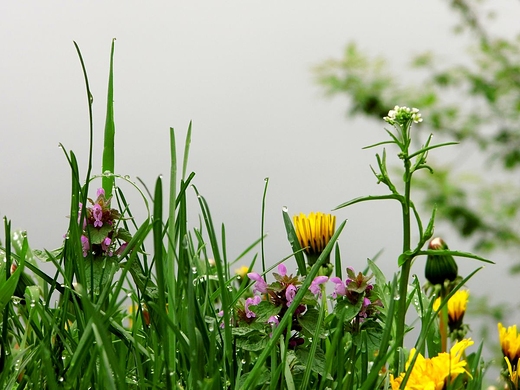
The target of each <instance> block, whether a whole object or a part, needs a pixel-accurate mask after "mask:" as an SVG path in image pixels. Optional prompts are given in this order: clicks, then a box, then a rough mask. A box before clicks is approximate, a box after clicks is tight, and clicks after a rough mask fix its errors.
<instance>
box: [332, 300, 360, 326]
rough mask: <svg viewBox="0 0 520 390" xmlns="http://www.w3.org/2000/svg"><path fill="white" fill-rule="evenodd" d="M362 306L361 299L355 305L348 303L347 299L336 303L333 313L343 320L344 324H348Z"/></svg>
mask: <svg viewBox="0 0 520 390" xmlns="http://www.w3.org/2000/svg"><path fill="white" fill-rule="evenodd" d="M362 306H363V299H360V300H359V301H358V302H357V303H356V304H355V305H353V304H352V303H350V302H349V301H348V300H347V299H344V300H341V301H338V303H337V304H336V307H335V308H334V311H335V312H336V315H337V316H338V317H339V318H343V319H344V321H345V322H350V321H352V320H353V319H354V317H355V316H357V315H358V313H359V312H360V311H361V307H362Z"/></svg>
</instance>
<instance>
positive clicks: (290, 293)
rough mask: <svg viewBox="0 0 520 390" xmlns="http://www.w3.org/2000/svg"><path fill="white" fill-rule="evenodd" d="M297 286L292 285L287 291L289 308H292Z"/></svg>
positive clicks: (286, 297) (286, 296)
mask: <svg viewBox="0 0 520 390" xmlns="http://www.w3.org/2000/svg"><path fill="white" fill-rule="evenodd" d="M296 290H297V289H296V286H294V285H293V284H290V285H288V286H287V288H286V289H285V299H287V306H290V305H291V303H292V301H293V300H294V297H295V296H296Z"/></svg>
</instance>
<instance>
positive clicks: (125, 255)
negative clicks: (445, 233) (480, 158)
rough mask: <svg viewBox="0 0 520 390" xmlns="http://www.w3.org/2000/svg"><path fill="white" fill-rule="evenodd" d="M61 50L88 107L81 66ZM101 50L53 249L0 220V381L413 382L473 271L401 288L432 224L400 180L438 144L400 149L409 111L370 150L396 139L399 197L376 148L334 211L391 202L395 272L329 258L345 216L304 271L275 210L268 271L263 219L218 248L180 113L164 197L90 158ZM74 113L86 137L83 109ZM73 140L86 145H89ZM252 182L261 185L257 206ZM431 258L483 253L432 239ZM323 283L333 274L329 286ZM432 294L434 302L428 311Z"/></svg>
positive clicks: (397, 112)
mask: <svg viewBox="0 0 520 390" xmlns="http://www.w3.org/2000/svg"><path fill="white" fill-rule="evenodd" d="M76 48H77V50H78V54H79V56H80V61H81V64H82V67H83V72H84V76H85V84H86V89H87V97H88V107H89V113H90V115H92V99H91V95H90V91H89V87H88V78H87V76H86V69H85V66H84V63H83V59H82V57H81V54H80V52H79V48H78V47H77V46H76ZM113 51H114V46H113V45H112V51H111V67H110V76H109V94H108V100H109V102H108V104H107V126H106V128H105V147H106V148H105V149H104V152H103V169H104V171H103V173H102V174H101V175H99V176H91V173H90V167H91V165H92V161H89V162H88V165H89V168H88V169H87V174H86V177H85V178H84V179H81V178H80V175H79V167H78V164H77V160H76V157H75V154H74V153H73V152H72V151H66V150H64V154H65V157H66V159H67V161H68V163H69V166H70V169H71V195H70V199H71V203H70V221H69V227H68V231H67V232H66V234H65V236H64V242H63V246H62V247H61V248H59V249H57V250H53V251H47V250H34V251H32V250H31V249H30V247H29V243H28V241H27V238H26V235H25V233H18V232H14V233H13V232H11V231H10V223H9V222H8V221H7V219H6V220H5V224H4V225H5V233H6V236H5V245H4V246H0V260H1V261H0V281H2V284H1V285H0V312H1V322H0V325H1V329H0V331H1V335H2V338H1V341H0V348H1V349H0V368H1V370H0V387H1V388H3V389H9V390H11V389H24V388H28V389H31V388H38V389H90V388H100V389H174V388H176V389H297V388H313V389H314V388H315V389H329V388H331V389H332V388H334V389H335V388H340V389H349V390H350V389H362V390H369V389H374V388H382V389H389V388H390V387H391V386H395V383H392V385H391V383H390V382H394V380H395V377H399V381H401V380H402V385H401V387H404V386H405V384H406V381H407V380H413V375H412V374H413V372H414V371H413V370H414V364H419V365H420V364H424V362H423V361H421V360H420V359H418V356H419V355H418V354H419V353H421V354H426V350H428V353H429V356H430V357H434V356H437V355H438V354H439V352H441V350H443V349H442V348H440V347H439V341H442V340H443V325H442V321H440V320H439V314H440V313H443V312H445V311H446V307H447V302H448V300H449V299H450V298H451V297H452V296H453V294H454V293H455V291H457V290H458V289H460V288H461V287H462V286H463V285H464V284H465V283H467V282H468V281H469V279H470V278H471V276H473V274H474V273H475V272H477V271H478V269H477V270H475V271H474V272H473V273H472V274H470V275H469V276H468V277H466V278H464V279H462V277H458V278H457V279H455V281H454V282H452V284H451V285H450V288H449V289H447V288H444V287H439V286H437V288H436V289H435V288H434V289H433V291H434V293H433V294H432V295H427V294H425V293H423V292H422V289H421V286H420V284H419V281H418V279H417V278H414V280H413V283H411V284H410V280H409V279H410V269H411V266H412V264H413V262H414V261H415V260H416V258H417V257H419V256H428V255H432V254H433V253H432V250H430V249H427V250H424V249H423V247H424V245H425V244H426V242H427V241H428V240H429V239H430V238H431V237H432V235H433V232H434V231H433V230H434V229H433V227H434V220H435V211H433V212H432V214H431V217H430V219H429V221H428V224H427V225H426V228H424V225H423V222H422V219H421V216H420V213H419V212H418V210H417V209H416V207H415V206H414V203H413V202H412V200H411V198H410V187H411V183H412V178H413V177H414V173H415V172H417V171H419V170H421V169H426V170H429V167H428V165H427V162H426V157H427V155H428V153H429V152H430V151H431V150H433V149H436V148H438V147H441V146H446V145H449V144H451V143H443V144H435V145H432V144H431V143H430V141H431V137H430V138H428V139H427V141H426V142H425V143H424V144H423V145H422V146H420V147H419V148H418V149H417V150H416V151H411V150H410V146H411V145H412V140H411V135H410V134H411V133H410V128H411V126H412V123H414V122H419V121H420V114H419V113H418V111H417V110H410V109H407V108H405V107H401V108H399V107H396V108H395V109H394V110H391V111H390V113H389V116H388V117H386V118H385V120H386V121H387V122H388V123H390V124H391V125H392V126H393V127H394V130H395V131H392V132H391V131H387V134H388V136H389V137H390V138H389V140H388V141H385V142H382V143H380V144H377V145H373V146H378V145H382V144H384V145H389V146H394V147H395V146H396V147H397V149H398V153H397V158H398V159H399V160H400V161H402V162H403V164H404V166H403V167H404V174H403V175H400V177H402V180H403V185H404V192H400V191H399V190H398V189H397V188H400V187H401V185H394V183H395V182H396V180H395V178H394V177H392V176H391V175H390V174H389V171H388V168H387V165H386V152H385V151H383V152H382V154H378V155H377V170H374V174H375V176H376V177H377V179H378V181H379V182H380V183H382V184H384V185H386V187H387V188H388V189H389V194H388V195H383V196H368V197H360V198H356V199H354V200H351V201H348V202H345V203H343V204H342V205H340V206H339V207H346V206H351V205H354V204H356V203H358V202H361V201H369V200H382V199H384V200H395V201H397V202H399V203H400V205H401V206H402V211H403V213H402V215H403V251H402V254H401V256H399V258H397V259H395V264H396V269H397V272H396V273H395V274H394V276H393V277H392V278H391V281H390V280H387V278H386V277H385V275H384V274H383V273H382V272H381V270H380V269H379V268H378V267H377V265H376V264H375V262H374V261H371V260H369V261H368V270H367V271H366V272H359V273H355V272H354V270H353V269H352V268H350V267H348V268H347V267H346V266H345V265H344V264H342V262H341V258H340V250H339V247H338V245H337V239H338V237H339V235H340V234H341V233H342V230H343V228H344V227H345V224H346V221H343V222H342V223H341V224H339V226H338V228H337V230H336V231H335V232H333V234H332V237H331V238H330V240H329V241H328V242H327V243H326V246H325V248H324V249H323V251H321V253H320V254H319V256H318V257H317V259H316V261H315V263H314V264H313V265H312V266H309V267H308V268H307V267H306V265H305V264H306V263H305V259H304V258H303V256H304V255H303V253H304V251H305V249H306V248H302V246H304V245H306V244H302V243H300V242H299V241H298V234H296V230H295V227H294V226H293V224H292V222H291V220H290V218H289V216H288V212H287V210H284V211H283V223H284V225H285V228H286V230H287V235H288V241H289V245H290V246H291V247H292V249H293V252H294V253H292V255H291V256H289V257H288V258H286V259H281V260H280V261H278V262H277V263H276V265H274V266H273V267H272V268H274V267H276V266H278V268H277V270H276V271H277V272H273V278H271V276H270V275H267V273H268V272H269V271H271V269H267V270H266V269H265V268H266V267H265V262H264V258H263V257H264V256H263V245H264V242H263V239H264V234H263V229H262V237H260V238H259V239H258V240H257V241H256V242H255V243H253V244H251V245H250V246H248V247H247V248H246V250H244V252H243V253H242V254H240V255H239V256H238V258H237V259H228V257H227V251H226V231H225V228H224V225H222V227H221V228H220V230H219V229H217V227H216V225H215V224H214V222H213V219H212V216H211V212H210V207H209V205H208V202H207V201H206V199H205V198H204V197H203V196H202V195H201V194H200V193H199V191H198V189H197V188H196V187H195V186H194V185H193V183H192V181H193V179H194V176H195V174H194V173H190V174H188V170H187V156H188V153H189V145H190V140H191V124H190V126H189V128H188V131H187V135H186V139H185V142H184V155H183V159H182V161H183V163H182V168H181V169H179V168H178V164H177V161H178V159H177V157H178V156H177V143H176V133H175V132H174V130H173V129H171V131H170V152H171V167H170V175H169V177H170V179H171V183H170V188H169V194H167V195H166V196H165V194H164V188H163V179H162V177H158V178H157V180H156V182H155V186H154V191H153V194H148V196H147V195H145V194H144V193H143V192H142V191H141V190H140V189H139V187H138V186H137V185H136V184H135V183H133V182H132V181H131V180H130V179H129V178H127V177H121V176H119V175H117V174H116V173H114V171H113V166H114V165H111V167H112V168H110V169H105V168H107V167H108V165H106V164H105V159H106V158H108V160H110V161H111V162H112V163H113V162H114V154H113V146H114V144H115V139H114V137H115V132H114V131H113V130H114V128H115V126H114V125H113V104H112V94H113V91H112V76H113V75H112V73H113V68H112V60H113ZM90 121H91V127H90V132H91V137H90V140H91V143H92V140H93V137H92V132H93V128H92V116H90ZM89 148H90V151H92V144H90V145H89ZM90 156H91V157H90V158H92V154H90ZM178 172H182V174H181V175H178ZM178 176H180V177H178ZM98 179H101V182H102V188H101V189H98V190H97V198H96V200H95V201H94V200H91V198H89V197H88V196H89V193H90V192H91V190H90V189H89V187H90V185H91V184H93V182H94V181H95V180H98ZM107 179H110V180H107ZM120 180H123V181H125V182H129V183H130V184H132V186H133V189H135V190H136V191H138V193H139V194H140V195H141V197H142V199H143V205H144V208H145V209H146V211H147V212H148V216H147V217H145V218H144V220H143V221H140V222H138V221H135V220H134V219H133V215H132V211H131V210H130V208H129V206H128V203H127V202H126V198H125V195H124V194H123V192H122V190H121V189H120V188H119V187H118V182H119V181H120ZM107 183H109V184H107ZM107 185H108V187H107ZM266 190H267V181H266V186H265V189H264V202H263V206H264V205H265V195H266ZM110 193H111V194H112V196H110V195H108V194H110ZM190 195H192V196H194V197H195V199H196V200H197V202H198V208H199V212H200V214H201V219H200V221H199V224H198V225H197V226H196V227H193V226H191V225H190V223H189V221H188V217H187V216H188V204H189V202H188V197H189V196H190ZM105 196H106V197H105ZM87 202H88V203H87ZM111 202H114V203H111ZM80 204H81V205H80ZM116 204H117V206H116ZM116 207H117V208H116ZM262 214H263V213H262ZM412 217H413V219H412ZM412 221H414V222H415V223H416V225H417V229H418V231H419V240H418V242H417V243H412V241H411V236H410V225H411V222H412ZM332 230H333V229H332ZM300 233H301V232H300ZM313 234H314V236H312V235H313ZM316 234H320V232H319V231H315V232H312V233H311V232H309V237H308V238H309V239H314V240H316V237H317V236H316ZM259 243H260V244H261V251H262V273H261V274H260V273H257V272H253V270H254V269H253V266H254V264H255V261H256V258H257V255H256V254H253V253H252V252H253V250H254V248H255V246H256V245H257V244H259ZM333 249H335V250H334V252H333ZM320 250H321V249H320ZM331 253H334V255H335V261H334V264H335V265H336V268H337V269H336V270H335V275H336V276H335V277H331V278H329V276H328V275H329V273H327V275H324V273H323V270H324V269H327V270H330V269H331V268H332V265H331V264H332V263H329V257H330V256H331ZM435 254H436V255H439V256H464V257H469V258H472V259H475V260H481V261H487V260H485V259H483V258H481V257H479V256H476V255H473V254H470V253H464V252H459V251H451V250H448V249H447V248H445V249H442V250H437V251H436V252H435ZM314 255H315V253H313V256H314ZM292 257H294V259H295V263H296V265H297V266H298V271H297V273H296V275H292V274H288V273H287V268H286V267H285V265H284V264H283V263H284V261H286V260H288V259H289V258H292ZM238 260H240V261H247V263H248V264H249V267H248V271H249V272H247V273H244V272H242V273H240V274H238V275H232V273H231V271H230V269H231V266H232V265H233V264H235V263H236V262H237V261H238ZM307 260H308V259H307ZM39 262H46V263H47V265H49V266H51V265H52V267H53V269H52V271H51V272H50V273H49V274H47V273H46V272H44V271H42V270H41V269H40V267H39ZM325 264H327V266H326V267H325V266H324V265H325ZM12 265H13V267H11V266H12ZM343 273H345V274H346V279H345V280H343V279H342V278H341V275H342V274H343ZM268 278H270V281H269V283H268V282H267V280H268ZM271 279H274V280H272V281H271ZM327 283H329V285H330V284H331V283H333V284H334V285H335V287H334V291H333V293H332V294H328V291H327V288H326V284H327ZM439 289H440V290H441V294H440V295H439V292H438V290H439ZM437 296H440V297H441V298H442V300H441V304H440V307H439V309H437V310H434V309H433V303H434V299H435V298H436V297H437ZM411 307H414V308H415V309H416V311H417V314H418V322H420V327H419V335H418V336H417V340H416V342H415V348H416V351H417V353H414V354H412V352H411V351H409V350H408V349H407V348H406V346H405V344H404V338H405V334H406V333H408V332H409V331H410V330H411V326H410V325H409V324H407V323H406V320H407V312H408V310H409V308H411ZM481 351H482V346H481V347H479V349H478V351H477V352H476V353H473V354H471V355H469V356H468V360H467V366H465V367H466V368H467V369H468V371H469V373H470V374H471V375H472V377H470V376H466V375H465V374H463V375H460V377H457V378H456V379H455V380H454V381H453V382H452V383H450V386H449V388H453V389H462V388H475V389H476V388H478V386H480V385H481V381H482V379H481V378H482V370H483V368H482V364H481V358H480V357H481ZM416 361H417V363H415V362H416ZM463 364H465V363H464V360H463ZM445 374H446V375H449V372H446V373H445Z"/></svg>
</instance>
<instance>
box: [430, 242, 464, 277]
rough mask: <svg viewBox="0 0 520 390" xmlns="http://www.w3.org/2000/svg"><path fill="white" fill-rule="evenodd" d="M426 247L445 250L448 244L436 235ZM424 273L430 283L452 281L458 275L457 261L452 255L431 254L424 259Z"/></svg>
mask: <svg viewBox="0 0 520 390" xmlns="http://www.w3.org/2000/svg"><path fill="white" fill-rule="evenodd" d="M428 249H430V250H433V251H436V250H438V251H446V250H448V245H446V243H445V242H444V241H443V240H442V239H441V238H440V237H436V238H434V239H433V240H431V241H430V244H429V245H428ZM424 274H425V276H426V279H428V281H429V282H430V283H431V284H443V283H444V282H445V281H446V280H449V281H450V282H453V281H454V280H455V278H456V277H457V275H458V267H457V263H456V262H455V260H454V259H453V256H452V255H446V254H439V255H433V254H431V255H428V257H427V259H426V268H425V272H424Z"/></svg>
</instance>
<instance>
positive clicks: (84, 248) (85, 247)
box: [81, 236, 90, 257]
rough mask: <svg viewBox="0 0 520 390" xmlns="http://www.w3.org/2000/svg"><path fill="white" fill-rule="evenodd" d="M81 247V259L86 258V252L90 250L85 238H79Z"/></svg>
mask: <svg viewBox="0 0 520 390" xmlns="http://www.w3.org/2000/svg"><path fill="white" fill-rule="evenodd" d="M81 247H82V248H83V257H87V253H88V250H89V249H90V243H89V242H88V238H87V237H86V236H81Z"/></svg>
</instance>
